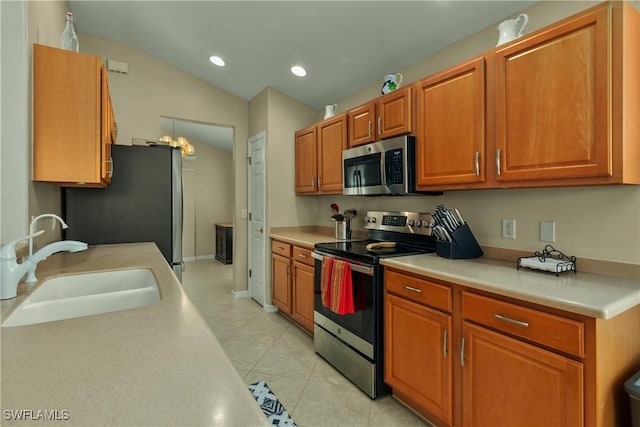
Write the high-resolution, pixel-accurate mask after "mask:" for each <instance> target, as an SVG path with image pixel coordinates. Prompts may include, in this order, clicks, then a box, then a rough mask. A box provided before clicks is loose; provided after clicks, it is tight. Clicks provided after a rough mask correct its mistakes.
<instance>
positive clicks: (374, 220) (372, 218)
mask: <svg viewBox="0 0 640 427" xmlns="http://www.w3.org/2000/svg"><path fill="white" fill-rule="evenodd" d="M371 222H373V223H374V224H375V222H376V217H375V216H372V217H371Z"/></svg>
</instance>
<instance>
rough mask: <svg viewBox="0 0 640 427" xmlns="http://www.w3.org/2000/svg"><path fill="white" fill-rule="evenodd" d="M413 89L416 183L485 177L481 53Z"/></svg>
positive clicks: (427, 185)
mask: <svg viewBox="0 0 640 427" xmlns="http://www.w3.org/2000/svg"><path fill="white" fill-rule="evenodd" d="M416 88H417V96H416V98H417V102H416V110H417V112H416V114H417V130H416V137H417V147H416V158H417V160H416V163H417V165H416V187H417V188H418V189H424V190H428V189H431V188H433V187H434V186H443V185H451V184H453V185H455V184H471V183H481V182H484V181H485V170H486V167H485V120H486V113H485V111H486V109H485V61H484V58H483V57H480V58H476V59H473V60H471V61H468V62H466V63H464V64H461V65H458V66H455V67H453V68H449V69H447V70H445V71H443V72H440V73H438V74H435V75H433V76H430V77H427V78H425V79H423V80H421V81H420V82H418V83H417V84H416Z"/></svg>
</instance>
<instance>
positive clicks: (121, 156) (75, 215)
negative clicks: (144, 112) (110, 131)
mask: <svg viewBox="0 0 640 427" xmlns="http://www.w3.org/2000/svg"><path fill="white" fill-rule="evenodd" d="M111 155H112V159H113V175H112V178H111V184H109V186H108V187H106V188H75V187H74V188H64V189H63V194H62V199H63V200H62V205H63V206H62V208H63V209H62V210H63V217H64V220H65V221H66V223H67V225H68V226H69V228H67V229H66V230H65V232H66V233H65V238H66V239H71V240H79V241H82V242H86V243H88V244H89V245H99V244H107V243H136V242H155V244H156V245H157V246H158V248H159V249H160V251H161V252H162V255H164V257H165V258H166V260H167V262H168V263H169V264H170V265H171V267H172V268H173V271H174V273H175V274H176V276H177V277H178V279H179V280H180V281H182V269H183V264H182V215H183V203H182V199H183V187H182V156H181V152H180V149H178V148H174V147H169V146H166V145H153V144H152V145H148V146H136V145H133V146H129V145H112V146H111Z"/></svg>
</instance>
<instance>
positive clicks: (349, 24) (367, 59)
mask: <svg viewBox="0 0 640 427" xmlns="http://www.w3.org/2000/svg"><path fill="white" fill-rule="evenodd" d="M533 3H534V1H461V0H430V1H429V0H425V1H389V0H387V1H301V0H299V1H265V0H262V1H242V0H236V1H217V0H209V1H202V0H200V1H113V0H109V1H100V0H93V1H86V0H79V1H74V0H71V1H69V5H70V8H71V11H72V12H73V14H74V16H75V21H76V28H77V30H78V31H79V32H80V33H85V34H90V35H93V36H97V37H103V38H107V39H111V40H115V41H118V42H122V43H125V44H127V45H130V46H132V47H135V48H137V49H139V50H142V51H144V52H146V53H148V54H150V55H152V56H154V57H156V58H158V59H160V60H162V61H164V62H167V63H169V64H171V65H173V66H175V67H177V68H179V69H182V70H183V71H185V72H187V73H189V74H191V75H193V76H196V77H198V78H200V79H202V80H204V81H207V82H209V83H211V84H213V85H215V86H217V87H219V88H221V89H223V90H225V91H227V92H229V93H231V94H233V95H236V96H238V97H239V98H242V99H244V100H247V101H248V100H250V99H251V98H253V97H254V96H255V95H257V94H258V93H260V92H261V91H262V90H263V89H264V88H265V87H272V88H274V89H276V90H278V91H279V92H282V93H284V94H286V95H288V96H290V97H292V98H294V99H296V100H298V101H300V102H302V103H303V104H305V105H307V106H309V107H311V108H313V109H315V110H322V109H323V106H324V105H326V104H332V103H334V102H336V101H337V100H339V99H341V98H343V97H346V96H348V95H350V94H352V93H354V92H357V91H359V90H361V89H363V88H365V87H367V86H369V85H371V84H374V83H376V82H379V83H380V84H381V85H382V78H383V77H384V75H385V74H387V73H389V72H395V71H398V70H400V69H402V68H404V67H406V66H408V65H410V64H413V63H415V62H417V61H419V60H421V59H423V58H424V57H426V56H428V55H430V54H432V53H434V52H436V51H438V50H440V49H442V48H444V47H446V46H448V45H450V44H452V43H454V42H456V41H458V40H460V39H462V38H464V37H466V36H468V35H470V34H473V33H475V32H477V31H479V30H481V29H483V28H485V27H487V26H489V25H494V24H496V23H498V22H500V21H502V20H503V19H505V18H508V17H514V15H515V14H516V13H517V12H518V11H520V10H522V9H524V8H526V7H528V6H530V5H531V4H533ZM496 40H497V32H496ZM211 55H219V56H221V57H222V58H223V59H224V60H225V61H226V63H227V65H226V66H225V67H223V68H220V67H217V66H215V65H213V64H211V63H210V62H209V59H208V58H209V56H211ZM296 64H299V65H302V66H304V67H305V68H306V69H307V72H308V74H307V76H306V77H303V78H301V77H296V76H294V75H293V74H292V73H291V72H290V68H291V66H292V65H296ZM185 132H186V131H185ZM185 136H187V135H185ZM187 137H188V136H187Z"/></svg>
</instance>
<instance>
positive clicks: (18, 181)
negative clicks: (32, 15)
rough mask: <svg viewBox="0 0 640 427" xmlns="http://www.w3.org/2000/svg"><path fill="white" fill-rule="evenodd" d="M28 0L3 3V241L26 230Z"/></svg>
mask: <svg viewBox="0 0 640 427" xmlns="http://www.w3.org/2000/svg"><path fill="white" fill-rule="evenodd" d="M27 14H28V10H27V4H26V3H24V2H1V3H0V22H1V25H0V41H1V45H0V51H1V53H0V98H1V100H0V102H1V104H0V110H1V115H0V150H1V154H0V186H1V188H0V194H1V196H0V242H3V243H8V242H10V241H12V240H15V239H17V238H19V237H22V236H25V235H26V234H27V228H28V219H29V204H28V202H29V199H28V194H29V191H28V188H29V187H28V183H29V168H28V165H29V163H30V162H29V159H30V157H29V114H30V113H29V105H30V104H29V102H28V99H29V96H28V94H29V75H30V73H29V69H30V68H29V61H28V58H29V56H28V54H29V52H30V48H29V46H28V43H27Z"/></svg>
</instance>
